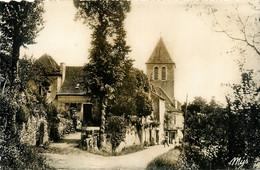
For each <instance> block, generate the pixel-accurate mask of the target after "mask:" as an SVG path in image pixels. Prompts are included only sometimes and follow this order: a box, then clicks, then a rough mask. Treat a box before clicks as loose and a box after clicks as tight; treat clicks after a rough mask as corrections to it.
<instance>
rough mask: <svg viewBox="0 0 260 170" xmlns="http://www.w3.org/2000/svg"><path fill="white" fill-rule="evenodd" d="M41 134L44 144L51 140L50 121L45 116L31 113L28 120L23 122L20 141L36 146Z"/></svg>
mask: <svg viewBox="0 0 260 170" xmlns="http://www.w3.org/2000/svg"><path fill="white" fill-rule="evenodd" d="M41 125H43V132H41V129H40V126H41ZM41 136H42V139H41V140H42V144H46V143H47V142H48V141H49V133H48V123H47V121H46V119H45V118H44V117H40V116H32V115H31V116H30V117H29V119H28V121H27V122H26V123H23V124H22V129H21V132H20V141H21V143H26V144H28V145H32V146H35V145H36V143H37V140H39V138H41Z"/></svg>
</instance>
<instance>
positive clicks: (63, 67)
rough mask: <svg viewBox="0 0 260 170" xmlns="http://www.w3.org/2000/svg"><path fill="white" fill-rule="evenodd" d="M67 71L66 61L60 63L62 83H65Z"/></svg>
mask: <svg viewBox="0 0 260 170" xmlns="http://www.w3.org/2000/svg"><path fill="white" fill-rule="evenodd" d="M65 73H66V65H65V63H60V74H61V85H63V83H64V80H65Z"/></svg>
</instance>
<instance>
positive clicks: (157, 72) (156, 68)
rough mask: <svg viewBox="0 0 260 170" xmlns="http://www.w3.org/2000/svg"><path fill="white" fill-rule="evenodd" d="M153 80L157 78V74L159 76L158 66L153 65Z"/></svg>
mask: <svg viewBox="0 0 260 170" xmlns="http://www.w3.org/2000/svg"><path fill="white" fill-rule="evenodd" d="M153 72H154V77H153V78H154V80H158V76H159V68H158V67H154V70H153Z"/></svg>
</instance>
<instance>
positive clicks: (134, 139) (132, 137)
mask: <svg viewBox="0 0 260 170" xmlns="http://www.w3.org/2000/svg"><path fill="white" fill-rule="evenodd" d="M140 144H141V141H140V138H139V135H138V130H137V128H136V127H135V126H134V125H132V126H129V127H127V129H126V136H125V140H124V141H123V142H121V143H120V145H119V146H118V147H117V149H116V152H120V151H121V150H122V149H123V148H126V147H129V146H133V145H140Z"/></svg>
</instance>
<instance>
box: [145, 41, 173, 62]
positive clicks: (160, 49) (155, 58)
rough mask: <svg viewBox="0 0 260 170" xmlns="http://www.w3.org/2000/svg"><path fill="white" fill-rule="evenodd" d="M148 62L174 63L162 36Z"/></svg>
mask: <svg viewBox="0 0 260 170" xmlns="http://www.w3.org/2000/svg"><path fill="white" fill-rule="evenodd" d="M146 64H174V62H173V60H172V58H171V56H170V54H169V52H168V50H167V48H166V46H165V44H164V42H163V39H162V37H160V39H159V41H158V43H157V45H156V47H155V49H154V50H153V53H152V55H151V56H150V58H149V60H148V61H147V62H146Z"/></svg>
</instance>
